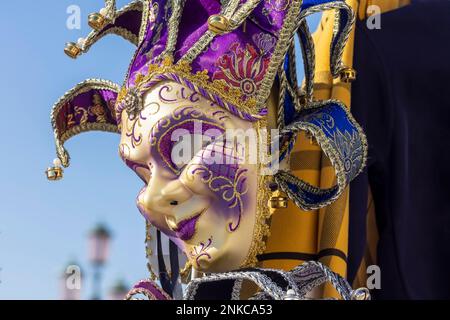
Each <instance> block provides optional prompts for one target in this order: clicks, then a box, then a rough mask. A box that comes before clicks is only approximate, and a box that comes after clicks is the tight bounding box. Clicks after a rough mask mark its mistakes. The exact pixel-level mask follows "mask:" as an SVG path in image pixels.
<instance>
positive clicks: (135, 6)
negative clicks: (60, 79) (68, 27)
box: [80, 0, 143, 54]
mask: <svg viewBox="0 0 450 320" xmlns="http://www.w3.org/2000/svg"><path fill="white" fill-rule="evenodd" d="M112 2H114V3H110V4H109V5H110V8H114V13H113V14H112V16H113V17H114V19H115V18H117V17H120V16H122V15H123V14H125V13H127V12H128V11H134V10H139V11H143V2H142V1H140V0H135V1H133V2H131V3H129V4H127V5H126V6H124V7H123V8H121V9H120V10H118V11H117V12H116V11H115V7H116V6H115V1H112ZM107 10H108V12H110V10H112V9H107ZM107 18H108V19H109V20H110V21H112V22H111V23H110V24H108V26H107V27H105V28H107V29H106V30H105V29H102V30H98V31H97V30H92V31H91V32H90V33H89V35H88V36H87V37H86V40H85V41H84V43H83V45H82V47H81V48H80V49H81V53H83V54H86V53H88V52H89V50H90V48H91V47H92V46H93V45H94V44H95V43H96V42H98V41H99V40H100V39H102V38H103V37H105V36H106V35H109V34H115V35H118V36H121V37H122V38H124V39H125V40H128V41H130V42H131V43H132V44H134V45H135V46H137V45H138V43H139V35H137V34H134V33H132V32H131V31H129V30H128V29H126V28H122V27H118V26H112V27H110V25H111V24H114V19H112V18H110V17H109V16H107Z"/></svg>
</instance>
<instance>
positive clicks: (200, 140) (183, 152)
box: [171, 133, 211, 171]
mask: <svg viewBox="0 0 450 320" xmlns="http://www.w3.org/2000/svg"><path fill="white" fill-rule="evenodd" d="M210 143H211V138H210V137H207V136H205V135H203V134H199V133H192V134H187V135H183V136H180V139H179V140H178V141H176V142H175V143H174V144H173V146H172V151H171V160H172V163H173V164H174V167H175V169H176V170H178V171H182V170H183V169H184V168H185V167H186V165H187V164H188V163H189V162H191V161H192V159H194V157H195V156H197V155H198V153H199V152H200V151H202V150H205V149H206V147H207V146H208V145H209V144H210Z"/></svg>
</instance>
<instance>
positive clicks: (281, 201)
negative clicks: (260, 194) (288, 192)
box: [269, 190, 288, 209]
mask: <svg viewBox="0 0 450 320" xmlns="http://www.w3.org/2000/svg"><path fill="white" fill-rule="evenodd" d="M269 205H270V208H271V209H285V208H287V207H288V199H287V197H284V196H282V195H281V192H280V191H279V190H276V191H275V192H274V193H273V195H272V197H271V198H270V200H269Z"/></svg>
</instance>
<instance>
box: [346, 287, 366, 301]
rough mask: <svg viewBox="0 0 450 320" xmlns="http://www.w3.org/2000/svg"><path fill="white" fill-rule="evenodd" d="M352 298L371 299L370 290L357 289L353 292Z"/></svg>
mask: <svg viewBox="0 0 450 320" xmlns="http://www.w3.org/2000/svg"><path fill="white" fill-rule="evenodd" d="M351 299H352V300H359V301H363V300H370V299H371V297H370V291H369V289H367V288H359V289H356V290H354V291H353V292H352V293H351Z"/></svg>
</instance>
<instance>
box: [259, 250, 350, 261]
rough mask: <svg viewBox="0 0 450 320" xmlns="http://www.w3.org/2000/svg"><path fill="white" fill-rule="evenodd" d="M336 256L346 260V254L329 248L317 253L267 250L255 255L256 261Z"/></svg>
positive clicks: (305, 259) (307, 259)
mask: <svg viewBox="0 0 450 320" xmlns="http://www.w3.org/2000/svg"><path fill="white" fill-rule="evenodd" d="M328 256H336V257H339V258H341V259H342V260H344V261H346V262H347V256H346V255H345V253H344V252H342V251H341V250H338V249H335V248H329V249H324V250H321V251H320V252H319V253H318V254H312V253H305V252H268V253H264V254H260V255H258V256H257V258H258V261H268V260H301V261H318V260H319V259H321V258H323V257H328Z"/></svg>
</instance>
